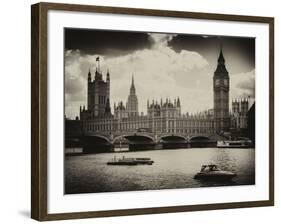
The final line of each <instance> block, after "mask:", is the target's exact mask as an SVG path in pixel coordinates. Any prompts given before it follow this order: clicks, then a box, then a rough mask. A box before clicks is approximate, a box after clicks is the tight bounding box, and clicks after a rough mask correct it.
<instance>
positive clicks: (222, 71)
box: [215, 42, 228, 77]
mask: <svg viewBox="0 0 281 224" xmlns="http://www.w3.org/2000/svg"><path fill="white" fill-rule="evenodd" d="M215 76H220V77H228V71H227V70H226V67H225V59H224V56H223V50H222V43H221V42H220V54H219V57H218V65H217V68H216V71H215Z"/></svg>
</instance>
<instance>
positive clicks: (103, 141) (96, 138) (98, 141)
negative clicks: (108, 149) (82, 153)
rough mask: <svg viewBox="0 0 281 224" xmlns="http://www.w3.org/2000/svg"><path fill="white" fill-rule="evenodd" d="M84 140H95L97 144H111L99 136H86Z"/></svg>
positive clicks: (105, 138)
mask: <svg viewBox="0 0 281 224" xmlns="http://www.w3.org/2000/svg"><path fill="white" fill-rule="evenodd" d="M84 139H86V140H91V141H93V140H95V141H96V142H97V143H111V142H110V140H109V139H108V138H107V137H105V136H103V135H98V134H92V135H91V134H90V135H86V136H84Z"/></svg>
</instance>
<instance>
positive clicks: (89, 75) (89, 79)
mask: <svg viewBox="0 0 281 224" xmlns="http://www.w3.org/2000/svg"><path fill="white" fill-rule="evenodd" d="M91 81H92V75H91V71H90V68H89V72H88V83H90V82H91Z"/></svg>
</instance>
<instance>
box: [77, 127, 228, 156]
mask: <svg viewBox="0 0 281 224" xmlns="http://www.w3.org/2000/svg"><path fill="white" fill-rule="evenodd" d="M223 139H225V138H224V137H222V136H220V135H218V134H215V133H196V134H187V135H183V134H180V133H157V134H155V133H151V132H138V131H136V132H119V133H114V134H112V133H103V132H87V133H84V134H82V135H81V136H77V140H78V141H80V142H81V143H82V145H83V151H84V152H86V153H92V152H93V153H96V152H105V151H113V150H114V148H116V147H117V148H118V147H121V145H122V146H124V145H126V146H127V147H128V148H129V150H151V149H173V148H188V147H209V146H215V145H216V143H217V141H218V140H223Z"/></svg>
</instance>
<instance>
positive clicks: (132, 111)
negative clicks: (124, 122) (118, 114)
mask: <svg viewBox="0 0 281 224" xmlns="http://www.w3.org/2000/svg"><path fill="white" fill-rule="evenodd" d="M126 109H127V111H128V116H129V117H135V116H138V115H139V112H138V98H137V95H136V88H135V83H134V76H132V83H131V88H130V95H129V96H128V101H127V108H126Z"/></svg>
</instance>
